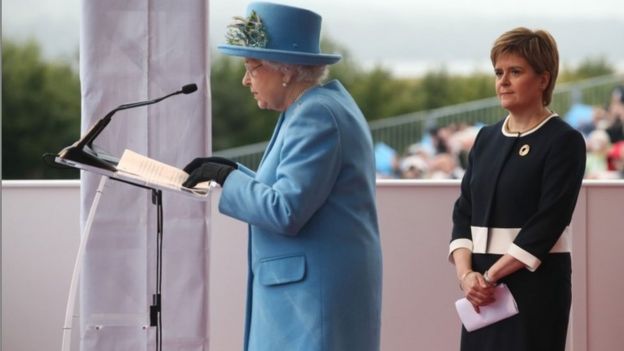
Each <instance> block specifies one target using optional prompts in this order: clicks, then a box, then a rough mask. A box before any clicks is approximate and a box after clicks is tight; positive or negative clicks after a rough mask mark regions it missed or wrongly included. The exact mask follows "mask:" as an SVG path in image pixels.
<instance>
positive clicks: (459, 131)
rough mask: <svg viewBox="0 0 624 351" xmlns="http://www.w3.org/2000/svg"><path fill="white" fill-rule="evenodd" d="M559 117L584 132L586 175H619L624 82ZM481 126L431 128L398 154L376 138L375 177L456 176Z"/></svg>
mask: <svg viewBox="0 0 624 351" xmlns="http://www.w3.org/2000/svg"><path fill="white" fill-rule="evenodd" d="M563 117H564V119H565V120H566V121H567V122H568V123H570V125H572V126H573V127H575V128H576V129H578V130H579V131H580V132H581V133H582V134H583V136H584V137H585V142H586V145H587V166H586V169H585V178H586V179H624V86H619V87H617V88H615V89H614V90H613V92H612V94H611V99H610V100H609V101H608V102H607V103H606V104H605V106H587V105H574V106H573V107H572V108H571V109H570V111H569V112H568V113H567V114H566V115H565V116H563ZM482 126H483V125H467V124H450V125H447V126H444V127H436V128H431V129H429V131H428V133H427V135H426V136H425V137H424V138H423V139H422V140H421V141H420V142H418V143H415V144H412V145H410V146H409V147H407V149H406V150H405V151H404V153H403V154H399V153H398V152H396V151H395V150H393V149H392V148H391V147H389V146H388V145H386V144H383V143H378V144H376V145H375V156H376V160H377V177H378V178H390V179H461V178H462V176H463V174H464V171H465V169H466V165H467V161H468V153H469V152H470V149H471V147H472V144H473V143H474V140H475V138H476V136H477V133H478V132H479V129H480V128H481V127H482Z"/></svg>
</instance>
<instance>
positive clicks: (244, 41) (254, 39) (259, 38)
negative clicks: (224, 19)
mask: <svg viewBox="0 0 624 351" xmlns="http://www.w3.org/2000/svg"><path fill="white" fill-rule="evenodd" d="M225 41H226V42H227V43H228V44H230V45H237V46H248V47H253V48H264V47H266V45H267V42H268V38H267V35H266V31H265V29H264V24H263V23H262V20H261V19H260V16H258V14H257V13H256V11H251V15H249V18H243V17H240V16H236V17H234V23H232V24H230V25H228V31H227V33H226V34H225Z"/></svg>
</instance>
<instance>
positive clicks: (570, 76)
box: [557, 57, 615, 83]
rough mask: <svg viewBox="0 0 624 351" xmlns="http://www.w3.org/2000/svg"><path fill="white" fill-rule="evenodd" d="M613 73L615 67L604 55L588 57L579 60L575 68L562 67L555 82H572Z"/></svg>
mask: <svg viewBox="0 0 624 351" xmlns="http://www.w3.org/2000/svg"><path fill="white" fill-rule="evenodd" d="M614 73H615V69H614V68H613V66H612V65H611V64H610V63H609V62H608V61H607V60H606V59H605V58H604V57H590V58H586V59H584V60H583V61H581V63H580V64H579V65H578V67H576V68H564V69H563V72H561V73H560V74H559V78H558V79H557V82H559V83H563V82H572V81H577V80H582V79H587V78H592V77H599V76H605V75H610V74H614Z"/></svg>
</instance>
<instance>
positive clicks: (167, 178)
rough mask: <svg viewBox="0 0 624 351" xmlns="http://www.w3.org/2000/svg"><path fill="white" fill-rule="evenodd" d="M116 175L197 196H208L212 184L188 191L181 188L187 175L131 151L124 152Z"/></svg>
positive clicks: (205, 183)
mask: <svg viewBox="0 0 624 351" xmlns="http://www.w3.org/2000/svg"><path fill="white" fill-rule="evenodd" d="M117 173H118V174H119V175H123V176H126V177H132V178H135V179H140V180H143V181H145V182H146V184H148V185H149V184H153V185H158V186H161V187H165V188H170V189H174V190H182V191H188V192H191V193H194V194H198V195H204V194H208V193H209V192H210V188H211V187H214V185H215V184H216V183H214V182H203V183H199V184H197V185H196V186H195V187H194V188H192V189H189V188H185V187H183V186H182V183H184V181H185V180H186V178H188V176H189V175H188V174H187V173H186V172H184V171H183V170H181V169H178V168H176V167H173V166H170V165H168V164H165V163H162V162H160V161H156V160H154V159H151V158H149V157H147V156H143V155H141V154H138V153H136V152H134V151H132V150H128V149H126V150H124V152H123V154H122V155H121V159H120V160H119V164H118V165H117Z"/></svg>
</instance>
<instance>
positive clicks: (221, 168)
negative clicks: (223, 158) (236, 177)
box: [182, 162, 234, 188]
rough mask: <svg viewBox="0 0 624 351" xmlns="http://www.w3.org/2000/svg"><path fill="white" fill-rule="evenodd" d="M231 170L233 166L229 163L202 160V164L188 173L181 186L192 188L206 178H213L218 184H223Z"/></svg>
mask: <svg viewBox="0 0 624 351" xmlns="http://www.w3.org/2000/svg"><path fill="white" fill-rule="evenodd" d="M185 169H186V168H185ZM233 170H234V167H232V166H229V165H224V164H220V163H216V162H204V163H203V164H202V165H200V166H199V167H197V168H195V170H193V171H192V172H191V174H189V177H188V178H187V179H186V181H185V182H184V183H183V184H182V186H184V187H187V188H192V187H194V186H195V185H197V183H201V182H205V181H207V180H214V181H215V182H217V183H219V185H223V183H224V182H225V179H226V178H227V176H228V175H230V172H232V171H233Z"/></svg>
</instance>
